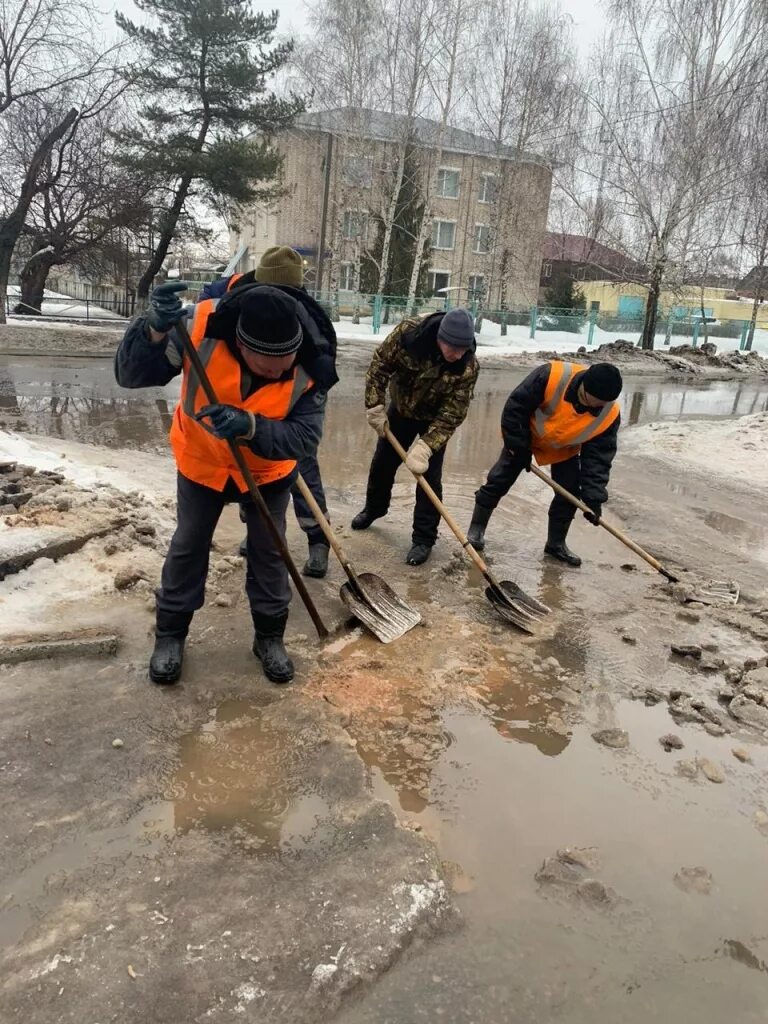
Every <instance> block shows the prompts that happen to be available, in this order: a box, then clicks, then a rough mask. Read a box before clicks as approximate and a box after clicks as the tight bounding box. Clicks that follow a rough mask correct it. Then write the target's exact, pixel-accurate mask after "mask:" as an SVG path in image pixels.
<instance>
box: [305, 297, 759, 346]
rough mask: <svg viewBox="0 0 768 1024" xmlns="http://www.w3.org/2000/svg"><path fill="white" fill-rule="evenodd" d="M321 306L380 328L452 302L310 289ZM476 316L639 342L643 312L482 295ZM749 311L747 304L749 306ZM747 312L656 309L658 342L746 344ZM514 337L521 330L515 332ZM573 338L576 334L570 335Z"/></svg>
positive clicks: (536, 332) (584, 337)
mask: <svg viewBox="0 0 768 1024" xmlns="http://www.w3.org/2000/svg"><path fill="white" fill-rule="evenodd" d="M310 294H312V295H313V297H314V298H316V299H317V300H318V302H320V304H321V305H322V306H323V307H324V308H325V310H326V311H327V312H328V314H329V315H330V316H331V319H332V320H339V319H341V318H344V319H349V318H351V319H352V320H353V321H354V322H359V323H366V324H368V323H370V327H371V333H372V334H378V333H380V332H381V330H382V329H383V328H386V326H387V325H389V324H391V325H393V326H394V325H395V324H397V323H399V322H400V320H402V319H403V318H404V317H406V316H423V315H425V314H428V313H430V312H435V311H438V310H448V309H450V308H451V306H452V303H451V300H450V298H449V297H448V296H445V297H443V296H433V297H430V298H417V299H415V300H413V301H412V302H410V303H409V302H408V299H407V297H406V296H402V295H363V294H358V293H356V292H344V291H336V292H330V291H324V292H311V293H310ZM465 308H467V309H469V310H470V312H471V313H472V316H473V318H474V320H475V325H476V330H477V331H478V333H479V332H480V330H481V329H482V326H483V324H484V323H485V322H488V323H492V324H496V325H497V326H498V333H499V336H500V337H502V338H503V337H507V336H508V335H509V333H510V328H511V327H518V328H519V327H524V328H526V332H525V333H526V335H527V337H528V339H529V340H531V341H533V340H535V339H537V338H539V340H540V341H541V342H544V340H545V337H546V335H547V334H549V333H554V332H563V333H567V334H573V335H577V336H579V339H580V340H579V344H584V345H586V346H587V347H592V346H595V345H597V344H599V343H600V342H601V341H603V340H605V336H606V335H615V336H623V337H625V338H626V339H627V340H628V341H634V342H636V343H637V342H638V341H639V339H640V336H641V335H642V332H643V325H644V321H645V316H644V314H643V315H640V316H636V317H632V316H619V315H618V314H617V313H605V312H601V311H600V310H598V309H593V310H589V311H587V310H574V309H561V308H556V307H552V306H538V305H533V306H527V307H519V308H513V309H489V308H486V307H485V306H484V305H483V304H482V303H481V302H480V301H469V302H467V303H466V304H465ZM750 312H751V310H750ZM749 325H750V318H749V317H746V318H744V319H720V320H716V319H714V318H712V317H707V318H704V317H702V315H701V313H699V312H697V311H696V310H695V309H690V310H686V311H684V312H683V311H681V310H680V308H679V307H676V308H675V309H674V310H660V311H659V316H658V320H657V323H656V331H655V336H656V345H657V346H658V347H664V346H670V345H671V344H672V339H673V338H674V339H675V341H676V342H678V343H679V342H680V340H681V339H685V341H687V342H688V343H690V344H691V345H692V347H693V348H696V347H698V346H699V345H700V344H702V343H703V342H704V341H706V340H712V341H715V342H717V339H718V338H721V339H722V338H730V339H733V340H737V341H738V347H739V348H740V349H743V348H745V347H746V344H747V337H748V334H749ZM756 329H757V330H761V331H768V311H766V312H762V311H761V315H760V316H759V317H758V321H757V324H756ZM514 333H515V334H516V335H517V337H519V336H520V331H516V332H514ZM574 341H575V339H574Z"/></svg>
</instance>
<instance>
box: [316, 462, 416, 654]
mask: <svg viewBox="0 0 768 1024" xmlns="http://www.w3.org/2000/svg"><path fill="white" fill-rule="evenodd" d="M296 486H297V487H298V488H299V490H300V491H301V494H302V497H303V498H304V500H305V501H306V503H307V504H308V505H309V507H310V509H311V510H312V515H313V516H314V517H315V519H316V520H317V525H318V526H319V527H320V529H321V530H322V531H323V536H324V537H325V539H326V540H327V541H328V543H329V544H330V545H331V547H332V548H333V553H334V554H335V555H336V557H337V558H338V560H339V561H340V562H341V567H342V569H343V570H344V572H345V573H346V574H347V577H348V578H349V582H348V583H344V584H343V585H342V587H341V590H340V591H339V596H340V597H341V600H342V601H343V602H344V604H345V605H346V606H347V608H349V610H350V611H351V612H352V614H353V615H354V617H355V618H356V619H359V620H360V622H362V624H363V625H364V626H367V627H368V629H370V631H371V632H372V633H373V635H374V636H375V637H378V639H379V640H381V642H382V643H383V644H389V643H391V642H392V641H393V640H397V639H399V638H400V637H401V636H403V635H404V634H405V633H407V632H408V630H409V629H413V627H414V626H417V625H418V624H419V623H420V622H421V615H420V613H419V612H417V611H416V610H415V609H413V608H411V606H410V605H408V604H406V603H405V601H403V600H402V598H400V597H398V595H397V594H396V593H395V592H394V590H393V589H392V588H391V587H390V585H389V584H388V583H386V582H385V581H384V580H383V579H382V578H381V576H375V575H374V574H373V573H372V572H363V573H359V574H358V573H356V572H355V570H354V569H353V568H352V563H351V562H350V561H349V559H348V558H347V556H346V555H345V554H344V550H343V548H342V546H341V544H339V542H338V540H337V539H336V535H335V534H334V532H333V530H332V529H331V524H330V523H329V522H328V520H327V519H326V518H325V516H324V515H323V511H322V509H321V508H320V506H319V505H318V504H317V502H316V501H315V498H314V495H313V494H312V491H310V489H309V487H307V483H306V480H305V479H304V477H303V476H302V475H301V473H299V475H298V476H297V478H296Z"/></svg>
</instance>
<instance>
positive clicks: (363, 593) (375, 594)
mask: <svg viewBox="0 0 768 1024" xmlns="http://www.w3.org/2000/svg"><path fill="white" fill-rule="evenodd" d="M356 579H357V583H358V588H359V589H357V590H356V589H355V587H353V586H352V584H351V583H345V584H344V585H343V586H342V588H341V591H340V597H341V600H342V601H343V602H344V604H345V605H346V606H347V608H349V610H350V612H351V613H352V614H353V615H354V616H355V618H356V619H359V620H360V622H362V624H363V625H364V626H366V627H367V628H368V629H370V631H371V632H372V633H373V635H374V636H375V637H377V638H378V639H379V640H381V642H382V643H383V644H389V643H392V641H393V640H397V639H398V638H399V637H401V636H403V635H404V634H405V633H407V632H408V630H409V629H413V627H414V626H417V625H418V624H419V623H420V622H421V615H420V613H419V612H417V611H416V610H415V608H411V606H410V605H409V604H406V603H405V601H403V599H402V598H401V597H398V595H397V594H396V593H395V592H394V590H393V589H392V588H391V587H390V586H389V584H388V583H385V582H384V580H383V579H382V578H381V576H376V575H375V574H374V573H372V572H361V573H359V575H358V576H357V577H356Z"/></svg>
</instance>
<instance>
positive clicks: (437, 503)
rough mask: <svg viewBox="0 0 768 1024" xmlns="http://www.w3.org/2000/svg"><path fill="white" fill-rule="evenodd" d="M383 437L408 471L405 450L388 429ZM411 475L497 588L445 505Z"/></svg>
mask: <svg viewBox="0 0 768 1024" xmlns="http://www.w3.org/2000/svg"><path fill="white" fill-rule="evenodd" d="M384 436H385V437H386V439H387V440H388V441H389V443H390V444H391V445H392V447H393V448H394V449H395V451H396V452H397V454H398V455H399V456H400V458H401V459H402V460H403V462H404V463H405V465H406V467H407V468H408V469H410V466H408V462H407V459H408V453H407V452H406V450H405V448H403V446H402V445H401V444H400V442H399V441H398V440H397V438H396V437H395V435H394V434H393V433H392V431H391V430H390V429H389V427H385V428H384ZM411 473H413V470H412V469H411ZM413 475H414V476H415V477H416V482H417V483H418V485H419V487H421V489H422V491H424V493H425V494H426V496H427V497H428V498H429V500H430V501H431V502H432V504H433V505H434V506H435V508H436V509H437V511H438V512H439V513H440V515H441V516H442V517H443V519H444V520H445V521H446V523H447V524H448V526H449V527H450V528H451V530H452V531H453V533H454V535H455V537H456V539H457V540H458V542H459V543H460V544H461V546H462V547H463V548H464V550H465V551H466V552H467V554H468V555H469V557H470V558H471V559H472V561H473V562H474V563H475V565H476V566H477V568H478V569H479V570H480V572H481V573H482V574H483V575H484V576H486V577H487V578H488V579H489V580H490V581H491V582H492V583H493V584H494V586H497V587H498V586H499V584H498V582H497V580H495V579H494V578H493V576H492V575H491V571H490V569H489V568H488V566H487V565H486V564H485V562H484V561H483V560H482V558H481V557H480V555H479V554H478V553H477V551H475V549H474V548H473V547H472V545H471V544H470V543H469V540H468V539H467V535H466V533H464V531H463V530H462V528H461V527H460V526H459V524H458V523H457V522H456V520H455V519H454V518H453V516H452V515H451V513H450V512H449V511H448V509H447V508H446V507H445V505H444V504H443V503H442V501H441V500H440V499H439V498H438V496H437V495H436V494H435V492H434V491H433V490H432V488H431V487H430V486H429V484H428V483H427V481H426V480H425V479H424V477H423V476H422V475H421V473H413Z"/></svg>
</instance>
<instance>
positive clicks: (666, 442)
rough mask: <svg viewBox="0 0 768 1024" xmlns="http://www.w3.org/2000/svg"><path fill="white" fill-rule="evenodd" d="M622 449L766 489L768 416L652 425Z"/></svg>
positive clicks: (629, 434)
mask: <svg viewBox="0 0 768 1024" xmlns="http://www.w3.org/2000/svg"><path fill="white" fill-rule="evenodd" d="M622 449H623V450H625V451H630V452H632V451H635V452H638V453H640V452H642V454H643V455H651V456H653V457H655V458H659V459H662V460H663V461H664V462H666V463H669V464H670V465H673V464H674V465H675V466H678V467H680V466H682V467H683V468H685V467H688V468H692V469H696V470H699V471H701V472H705V473H707V474H714V475H715V476H718V477H723V478H728V479H732V480H736V481H739V482H741V483H745V484H749V485H751V486H753V487H758V488H766V489H768V413H756V414H755V415H752V416H742V417H740V418H739V419H736V420H728V421H726V422H722V421H712V420H690V421H686V422H685V423H649V424H647V425H646V426H643V427H635V428H633V429H632V430H627V431H624V432H623V433H622Z"/></svg>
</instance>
